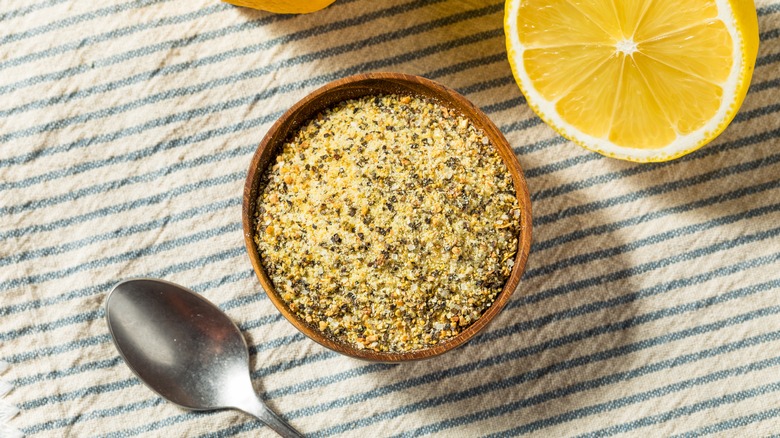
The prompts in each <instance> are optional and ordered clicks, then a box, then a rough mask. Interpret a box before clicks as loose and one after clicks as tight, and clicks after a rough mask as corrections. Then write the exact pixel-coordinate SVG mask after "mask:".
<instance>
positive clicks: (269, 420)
mask: <svg viewBox="0 0 780 438" xmlns="http://www.w3.org/2000/svg"><path fill="white" fill-rule="evenodd" d="M241 410H242V411H244V412H246V413H247V414H250V415H254V416H255V417H257V419H258V420H260V421H262V422H263V423H265V424H266V426H268V427H270V428H271V429H273V431H274V432H276V433H278V434H279V435H280V436H282V437H283V438H304V437H303V435H301V434H300V433H298V431H297V430H295V429H293V427H292V426H290V425H289V424H287V422H286V421H284V420H282V418H281V417H279V416H278V415H276V413H275V412H274V411H272V410H271V409H270V408H269V407H268V406H266V405H265V403H263V401H262V400H260V398H259V397H254V398H253V403H251V406H247V408H246V409H244V408H241Z"/></svg>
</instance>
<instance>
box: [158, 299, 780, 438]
mask: <svg viewBox="0 0 780 438" xmlns="http://www.w3.org/2000/svg"><path fill="white" fill-rule="evenodd" d="M759 289H760V288H754V290H753V291H752V292H751V291H747V292H749V293H755V292H758V291H760V290H759ZM735 292H736V291H735ZM730 295H734V293H730ZM732 299H733V298H732ZM710 305H711V304H710ZM677 307H678V308H680V307H685V305H683V306H677ZM768 309H769V308H767V309H761V310H759V311H754V312H749V313H747V314H743V315H739V316H736V317H732V318H728V319H726V320H722V321H717V322H715V323H710V324H707V325H705V326H699V327H696V328H692V329H686V330H682V331H679V332H676V333H671V334H667V335H664V336H661V337H658V338H654V339H656V341H653V342H650V341H651V340H645V341H641V342H638V343H634V344H632V345H634V347H632V348H636V347H637V346H641V348H638V349H644V348H650V347H651V346H654V345H655V344H657V343H658V342H661V341H659V339H665V341H663V342H661V343H665V342H670V341H671V340H679V339H682V338H685V337H688V336H693V335H695V334H700V333H702V332H706V331H711V330H714V329H720V328H722V327H725V326H729V325H733V324H736V323H740V322H744V321H747V320H751V319H754V318H756V317H760V316H764V314H766V313H767V312H770V311H771V309H769V310H768ZM774 312H775V313H777V312H780V309H775V310H774ZM654 313H659V312H654ZM673 313H675V312H673ZM676 313H679V312H676ZM661 317H663V316H661ZM624 328H626V327H623V329H624ZM705 328H706V329H705ZM554 341H555V340H553V341H552V342H554ZM544 344H548V343H543V344H540V345H544ZM469 345H471V344H469ZM464 348H468V345H467V346H466V347H464ZM628 350H629V346H623V347H618V348H617V349H612V350H610V351H613V353H612V355H622V354H628V352H631V351H628ZM520 351H521V352H525V354H523V355H529V354H533V352H529V349H528V348H525V349H521V350H520ZM618 351H622V353H620V354H617V353H616V352H618ZM632 351H636V350H632ZM605 354H607V352H601V353H597V355H599V357H602V358H601V359H599V360H605V359H606V358H610V357H612V356H610V355H607V356H605ZM501 356H504V360H502V361H501V362H503V361H506V360H510V359H508V358H507V355H506V354H504V355H501ZM591 356H594V355H591ZM514 358H517V357H514ZM497 359H499V358H497V357H494V358H491V359H490V360H489V362H487V364H489V365H494V364H495V363H496V360H497ZM479 362H482V363H483V365H484V364H485V360H482V361H479ZM472 365H473V364H472ZM575 366H578V365H575ZM363 368H365V367H363ZM460 368H463V367H460ZM471 368H472V369H471V370H473V369H475V367H471ZM476 368H479V367H476ZM466 371H470V370H466ZM466 371H463V372H466ZM452 372H454V370H450V371H448V372H447V373H448V375H449V374H450V373H452ZM364 373H365V371H364ZM434 374H435V373H434ZM431 379H435V376H431V375H429V376H426V378H424V379H423V380H421V381H420V383H418V384H422V383H426V382H430V381H432V380H431ZM393 386H397V385H393ZM397 389H400V388H396V389H395V390H397ZM176 422H178V421H176ZM166 424H168V423H166ZM146 431H148V430H146Z"/></svg>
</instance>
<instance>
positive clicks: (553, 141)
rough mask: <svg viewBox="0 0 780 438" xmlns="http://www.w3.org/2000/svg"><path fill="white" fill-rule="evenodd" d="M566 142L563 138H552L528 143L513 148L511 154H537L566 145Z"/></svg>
mask: <svg viewBox="0 0 780 438" xmlns="http://www.w3.org/2000/svg"><path fill="white" fill-rule="evenodd" d="M567 141H568V140H566V139H565V138H563V137H560V136H558V137H553V138H547V139H544V140H539V141H537V142H536V143H529V144H524V145H522V146H515V147H514V148H513V149H512V152H514V153H515V155H529V154H532V153H534V152H539V151H541V150H544V149H547V148H551V147H553V146H558V145H562V144H564V143H566V142H567Z"/></svg>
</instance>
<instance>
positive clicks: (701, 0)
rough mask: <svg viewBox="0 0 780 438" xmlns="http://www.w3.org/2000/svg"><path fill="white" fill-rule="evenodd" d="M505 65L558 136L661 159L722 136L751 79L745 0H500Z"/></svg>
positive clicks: (750, 28) (754, 47)
mask: <svg viewBox="0 0 780 438" xmlns="http://www.w3.org/2000/svg"><path fill="white" fill-rule="evenodd" d="M504 29H505V33H506V45H507V52H508V57H509V63H510V65H511V67H512V73H513V75H514V77H515V80H516V82H517V83H518V85H519V86H520V89H521V91H522V92H523V94H524V95H525V97H526V100H527V102H528V105H529V106H530V107H531V108H532V109H533V110H534V111H535V112H536V113H537V114H538V115H539V116H540V117H541V118H542V120H544V121H545V122H546V123H547V124H548V125H550V126H551V127H552V128H553V129H555V130H556V131H557V132H558V133H560V134H561V135H563V136H564V137H566V138H568V139H570V140H572V141H574V142H575V143H577V144H579V145H581V146H583V147H585V148H587V149H590V150H593V151H595V152H599V153H601V154H604V155H607V156H610V157H615V158H620V159H625V160H630V161H639V162H647V161H666V160H670V159H673V158H677V157H680V156H682V155H685V154H687V153H689V152H692V151H694V150H696V149H698V148H700V147H701V146H703V145H705V144H706V143H708V142H710V141H712V139H714V138H715V137H717V136H718V135H719V134H720V133H721V132H722V131H723V130H724V129H725V128H726V127H727V126H728V124H729V123H730V122H731V120H732V119H733V118H734V116H735V115H736V113H737V111H738V109H739V107H740V106H741V104H742V101H743V100H744V98H745V95H746V94H747V90H748V88H749V86H750V79H751V76H752V73H753V66H754V64H755V58H756V54H757V51H758V23H757V17H756V11H755V6H754V5H753V2H752V0H638V1H631V2H627V1H624V0H507V2H506V6H505V15H504Z"/></svg>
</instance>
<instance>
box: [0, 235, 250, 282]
mask: <svg viewBox="0 0 780 438" xmlns="http://www.w3.org/2000/svg"><path fill="white" fill-rule="evenodd" d="M241 229H242V225H241V222H232V223H229V224H227V225H222V226H220V227H216V228H210V229H208V230H204V231H199V232H197V233H193V234H189V235H186V236H182V237H177V238H175V239H171V240H167V241H165V242H161V243H156V244H153V245H149V246H147V247H144V248H139V249H134V250H130V251H125V252H123V253H120V254H115V255H111V256H108V257H103V258H99V259H95V260H90V261H89V262H86V263H81V264H78V265H75V266H71V267H68V268H64V269H59V270H56V271H49V272H45V273H42V274H34V275H28V276H25V277H19V278H14V279H11V280H6V281H0V291H3V290H9V289H12V288H15V287H19V286H22V285H30V284H35V283H42V282H45V281H51V280H56V279H58V278H63V277H67V276H69V275H72V274H75V273H77V272H82V271H86V270H89V269H96V268H103V267H106V266H109V265H112V264H115V263H122V262H127V261H130V260H135V259H137V258H139V257H145V256H149V255H153V254H158V253H161V252H164V251H170V250H172V249H176V248H179V247H181V246H185V245H190V244H192V243H195V242H199V241H201V240H207V239H211V238H214V237H217V236H219V235H221V234H228V233H234V232H236V231H240V230H241Z"/></svg>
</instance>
